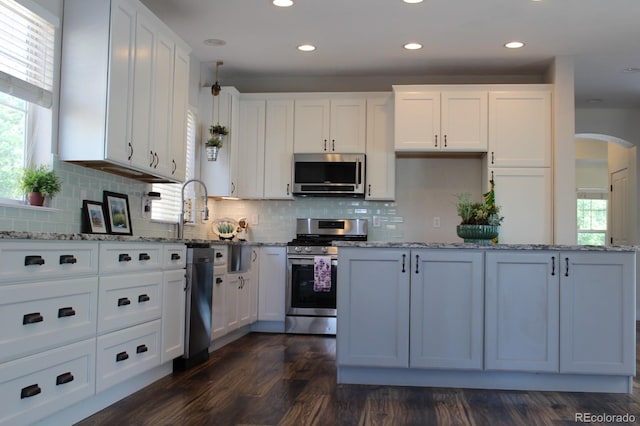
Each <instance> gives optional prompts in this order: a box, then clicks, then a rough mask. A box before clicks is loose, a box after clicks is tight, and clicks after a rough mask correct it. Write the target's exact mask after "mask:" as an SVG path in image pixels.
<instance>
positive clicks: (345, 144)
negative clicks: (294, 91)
mask: <svg viewBox="0 0 640 426" xmlns="http://www.w3.org/2000/svg"><path fill="white" fill-rule="evenodd" d="M366 103H367V102H366V99H365V98H363V97H359V96H342V97H335V98H321V99H318V98H308V99H306V98H297V99H296V100H295V114H294V123H295V124H294V151H295V152H296V153H323V152H327V153H332V152H334V153H351V154H358V153H362V152H365V148H366V114H367V111H366Z"/></svg>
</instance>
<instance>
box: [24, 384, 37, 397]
mask: <svg viewBox="0 0 640 426" xmlns="http://www.w3.org/2000/svg"><path fill="white" fill-rule="evenodd" d="M40 392H42V389H40V386H38V385H37V384H35V385H31V386H27V387H26V388H22V391H20V399H25V398H31V397H32V396H36V395H37V394H39V393H40Z"/></svg>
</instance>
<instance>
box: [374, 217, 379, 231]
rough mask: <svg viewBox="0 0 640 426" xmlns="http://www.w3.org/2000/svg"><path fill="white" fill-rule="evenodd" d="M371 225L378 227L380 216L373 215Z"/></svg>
mask: <svg viewBox="0 0 640 426" xmlns="http://www.w3.org/2000/svg"><path fill="white" fill-rule="evenodd" d="M373 227H374V228H380V216H374V217H373Z"/></svg>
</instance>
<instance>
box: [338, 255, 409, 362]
mask: <svg viewBox="0 0 640 426" xmlns="http://www.w3.org/2000/svg"><path fill="white" fill-rule="evenodd" d="M409 263H410V259H409V251H408V250H402V249H375V250H371V249H358V248H341V249H340V261H339V262H338V283H339V285H338V290H337V291H338V294H337V297H338V301H337V305H338V306H337V309H338V322H337V333H336V334H337V362H338V365H358V366H373V367H408V366H409V292H410V289H409V280H410V273H411V271H410V264H409Z"/></svg>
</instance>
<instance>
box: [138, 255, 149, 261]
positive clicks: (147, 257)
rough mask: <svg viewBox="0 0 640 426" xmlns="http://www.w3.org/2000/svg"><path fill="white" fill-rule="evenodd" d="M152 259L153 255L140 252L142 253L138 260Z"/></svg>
mask: <svg viewBox="0 0 640 426" xmlns="http://www.w3.org/2000/svg"><path fill="white" fill-rule="evenodd" d="M149 259H151V256H149V255H148V254H147V253H140V255H139V256H138V260H149Z"/></svg>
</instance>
